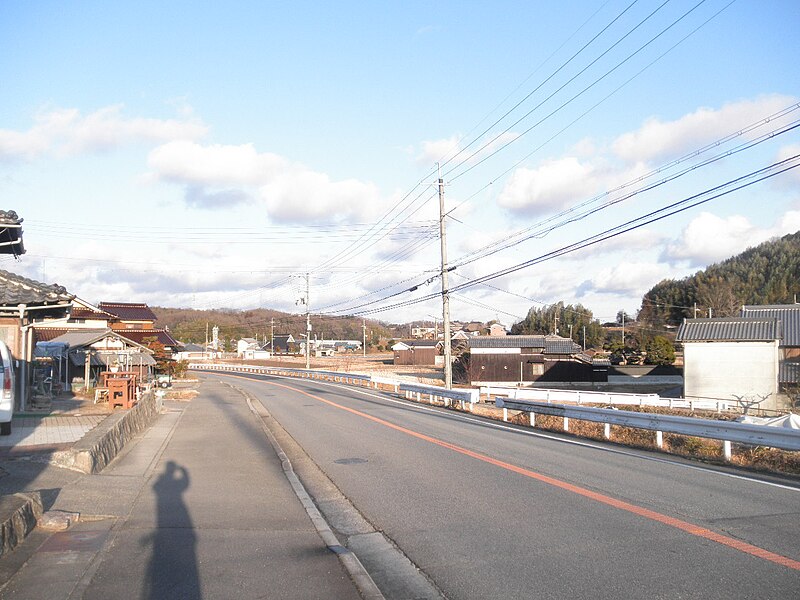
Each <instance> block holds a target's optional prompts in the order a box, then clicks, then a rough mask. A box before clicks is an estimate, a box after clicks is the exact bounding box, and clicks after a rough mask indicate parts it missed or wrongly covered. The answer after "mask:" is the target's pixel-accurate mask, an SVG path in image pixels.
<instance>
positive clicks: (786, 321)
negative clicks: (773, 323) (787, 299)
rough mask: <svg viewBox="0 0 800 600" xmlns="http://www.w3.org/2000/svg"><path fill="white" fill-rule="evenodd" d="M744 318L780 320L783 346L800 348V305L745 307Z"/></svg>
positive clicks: (743, 309) (743, 308) (743, 310)
mask: <svg viewBox="0 0 800 600" xmlns="http://www.w3.org/2000/svg"><path fill="white" fill-rule="evenodd" d="M742 316H743V317H759V318H762V319H763V318H773V319H779V320H780V321H781V331H782V333H783V341H782V342H781V346H800V304H764V305H760V306H759V305H749V306H743V307H742Z"/></svg>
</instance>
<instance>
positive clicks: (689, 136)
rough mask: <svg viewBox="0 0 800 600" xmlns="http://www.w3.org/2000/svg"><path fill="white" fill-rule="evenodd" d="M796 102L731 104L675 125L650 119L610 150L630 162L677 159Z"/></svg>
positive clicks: (767, 99)
mask: <svg viewBox="0 0 800 600" xmlns="http://www.w3.org/2000/svg"><path fill="white" fill-rule="evenodd" d="M796 101H797V99H796V98H792V97H790V96H781V95H777V94H774V95H769V96H762V97H759V98H757V99H755V100H742V101H739V102H732V103H729V104H725V105H724V106H723V107H722V108H720V109H713V108H699V109H697V110H696V111H695V112H693V113H690V114H688V115H685V116H683V117H681V118H680V119H677V120H675V121H661V120H660V119H658V118H656V117H653V118H651V119H649V120H647V121H646V122H645V123H644V125H642V127H640V128H639V129H638V130H636V131H632V132H629V133H626V134H623V135H621V136H619V137H618V138H617V139H616V140H615V141H614V142H613V144H612V148H613V150H614V152H615V153H616V154H617V156H619V157H621V158H623V159H625V160H627V161H630V162H638V161H663V160H666V159H669V158H676V157H678V156H680V155H682V154H684V153H686V152H689V151H691V150H694V149H696V148H699V147H701V146H704V145H705V144H709V143H711V142H713V141H715V140H717V139H719V138H722V137H724V136H726V135H728V134H730V133H732V132H734V131H736V130H737V129H740V128H744V127H746V126H748V125H750V124H752V123H755V122H757V121H759V120H760V119H764V118H765V117H768V116H770V115H772V114H774V113H776V112H778V111H780V110H782V109H784V108H786V107H787V106H789V105H791V104H792V103H794V102H796ZM776 124H777V121H773V122H771V123H770V126H771V127H774V126H775V125H776Z"/></svg>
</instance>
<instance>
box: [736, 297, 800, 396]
mask: <svg viewBox="0 0 800 600" xmlns="http://www.w3.org/2000/svg"><path fill="white" fill-rule="evenodd" d="M741 316H742V317H754V318H755V317H759V318H772V319H777V320H778V321H780V322H781V334H782V337H781V340H780V342H779V346H780V358H779V361H780V362H779V364H778V385H779V386H780V388H781V389H782V390H784V391H786V390H787V388H789V387H797V386H800V304H764V305H745V306H743V307H742V313H741Z"/></svg>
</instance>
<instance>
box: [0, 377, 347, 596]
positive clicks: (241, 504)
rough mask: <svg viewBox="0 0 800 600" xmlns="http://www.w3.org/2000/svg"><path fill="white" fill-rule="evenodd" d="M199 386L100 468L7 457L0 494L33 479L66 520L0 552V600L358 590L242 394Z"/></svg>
mask: <svg viewBox="0 0 800 600" xmlns="http://www.w3.org/2000/svg"><path fill="white" fill-rule="evenodd" d="M200 389H201V394H200V395H199V396H198V397H197V398H195V399H194V400H192V401H191V402H189V403H186V402H166V403H165V404H164V410H163V411H162V414H160V415H159V416H158V417H157V420H156V421H155V424H154V425H153V426H152V427H150V428H149V429H148V430H147V431H146V432H145V433H144V434H143V435H141V436H140V437H139V438H138V439H136V440H135V442H134V443H132V444H129V445H128V446H127V447H126V448H125V449H124V450H123V451H122V453H121V454H120V456H118V457H117V458H116V459H115V460H114V461H113V462H112V463H111V464H110V465H109V466H108V467H107V468H106V469H104V470H103V471H102V472H101V473H99V474H95V475H85V474H81V473H76V472H74V471H69V470H66V469H62V468H58V467H55V466H52V465H50V464H43V463H39V462H37V460H36V459H35V457H34V458H33V459H31V460H19V459H16V460H2V458H0V468H2V469H4V470H6V471H7V475H6V476H5V477H0V492H2V493H7V491H8V489H9V488H14V487H16V488H17V489H18V490H21V489H25V490H28V491H34V490H35V491H37V492H39V493H40V494H41V497H42V502H43V504H44V506H45V508H46V509H47V510H48V511H49V514H51V515H57V516H61V520H60V521H59V519H55V523H56V525H57V526H58V525H64V524H66V523H67V522H69V525H70V526H69V528H68V529H66V530H65V531H60V532H55V533H53V532H46V531H43V530H42V529H41V528H37V530H35V532H34V533H33V534H32V535H31V536H29V538H28V539H27V540H26V541H25V542H24V543H23V544H22V545H21V546H20V547H18V548H17V550H15V551H14V552H11V553H9V554H7V555H6V556H4V557H3V558H2V559H0V586H2V587H1V588H0V598H43V599H44V598H47V599H49V600H52V599H57V598H65V599H66V598H109V597H119V598H127V597H138V598H160V597H175V598H178V597H181V598H228V597H242V598H245V597H252V598H256V597H266V596H269V597H281V598H298V599H301V598H302V599H306V598H354V599H355V598H359V597H360V596H359V593H358V590H357V588H356V586H355V584H354V583H353V581H352V580H351V578H350V576H349V575H348V573H347V572H346V571H345V570H344V569H343V567H342V564H341V563H340V561H339V559H338V558H337V555H336V554H335V553H333V552H331V551H330V549H329V548H328V547H327V546H326V544H325V543H324V542H323V540H322V538H321V537H320V536H319V534H318V533H317V531H316V529H315V528H314V525H313V524H312V522H311V520H310V518H309V516H308V514H307V513H306V511H305V509H304V507H303V505H302V504H301V502H300V500H299V499H298V498H297V496H296V495H295V493H294V491H293V490H292V487H291V485H290V484H289V481H288V480H287V479H286V476H285V475H284V473H283V470H282V466H281V461H280V460H279V458H278V456H277V454H276V453H275V451H274V449H273V448H272V447H271V446H270V444H269V442H268V441H267V439H266V437H265V436H264V432H263V431H262V430H261V429H260V424H259V421H258V419H257V418H256V416H255V415H253V414H252V413H251V412H250V410H249V408H248V406H247V402H246V401H245V399H244V398H243V397H242V396H241V394H239V393H238V392H236V391H235V390H233V389H231V388H230V387H228V386H225V385H223V384H221V383H219V382H210V381H209V382H207V383H203V384H202V387H201V388H200ZM54 426H55V428H58V427H60V425H57V424H55V422H54Z"/></svg>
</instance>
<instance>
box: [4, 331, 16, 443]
mask: <svg viewBox="0 0 800 600" xmlns="http://www.w3.org/2000/svg"><path fill="white" fill-rule="evenodd" d="M0 383H1V384H2V387H0V435H11V417H12V416H13V415H14V390H15V389H16V388H15V386H14V358H13V357H12V356H11V351H10V350H9V349H8V346H6V344H5V342H0Z"/></svg>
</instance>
